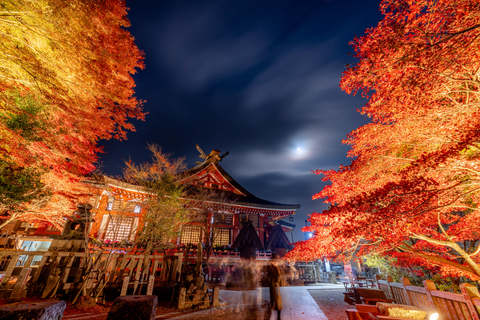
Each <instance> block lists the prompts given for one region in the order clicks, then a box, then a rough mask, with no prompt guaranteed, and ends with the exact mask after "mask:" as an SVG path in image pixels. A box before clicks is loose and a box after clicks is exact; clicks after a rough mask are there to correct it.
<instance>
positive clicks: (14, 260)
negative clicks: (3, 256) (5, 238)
mask: <svg viewBox="0 0 480 320" xmlns="http://www.w3.org/2000/svg"><path fill="white" fill-rule="evenodd" d="M17 261H18V254H13V255H12V256H11V260H10V262H9V263H8V266H7V268H6V269H5V275H4V276H3V279H2V283H0V284H1V285H5V284H7V282H8V280H10V276H11V275H12V272H13V269H15V266H16V265H17Z"/></svg>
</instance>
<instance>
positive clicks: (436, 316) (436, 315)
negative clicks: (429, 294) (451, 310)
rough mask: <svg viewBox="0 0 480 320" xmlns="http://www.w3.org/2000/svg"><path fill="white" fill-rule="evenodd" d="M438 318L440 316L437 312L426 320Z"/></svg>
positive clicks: (436, 319)
mask: <svg viewBox="0 0 480 320" xmlns="http://www.w3.org/2000/svg"><path fill="white" fill-rule="evenodd" d="M438 318H440V315H439V314H438V312H434V313H432V314H431V315H429V316H428V320H438Z"/></svg>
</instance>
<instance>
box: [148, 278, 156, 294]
mask: <svg viewBox="0 0 480 320" xmlns="http://www.w3.org/2000/svg"><path fill="white" fill-rule="evenodd" d="M154 284H155V276H154V275H153V274H151V275H150V276H149V277H148V286H147V296H151V295H152V294H153V285H154Z"/></svg>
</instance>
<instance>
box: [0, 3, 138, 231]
mask: <svg viewBox="0 0 480 320" xmlns="http://www.w3.org/2000/svg"><path fill="white" fill-rule="evenodd" d="M126 16H127V8H126V6H125V3H124V1H121V0H102V1H96V0H72V1H63V0H38V1H29V0H0V162H1V165H0V167H2V168H4V170H3V171H2V172H5V173H9V175H6V176H5V177H0V180H1V184H2V186H1V188H6V189H8V186H9V185H10V186H13V185H15V186H17V187H16V191H15V192H13V193H8V194H7V193H6V194H4V196H3V197H2V198H0V213H2V214H3V215H4V216H5V215H7V216H8V217H10V219H7V220H3V223H0V227H2V226H4V225H6V224H7V223H8V222H9V221H11V220H13V219H18V218H21V219H24V220H31V221H34V220H38V219H39V220H43V221H49V222H51V223H53V224H54V225H56V226H59V225H61V223H62V221H61V218H62V216H64V215H66V214H71V212H73V210H74V208H75V203H76V202H77V201H78V199H79V197H80V196H81V195H82V194H84V193H85V191H86V190H85V189H84V188H83V187H82V185H81V184H80V183H79V180H80V178H81V176H82V175H84V174H86V173H88V172H91V171H92V170H93V169H94V168H95V166H94V163H95V162H96V160H97V153H98V152H99V151H100V148H99V147H98V141H99V140H101V139H111V138H117V139H125V138H126V132H127V131H129V130H130V131H133V130H134V126H133V125H132V123H131V122H129V119H143V118H144V114H143V112H142V109H141V101H139V100H138V99H136V98H135V97H134V87H135V83H134V80H133V78H132V75H133V74H134V73H135V72H136V70H137V69H142V68H143V55H142V53H141V52H140V50H139V49H138V48H137V46H136V45H135V43H134V39H133V36H132V35H131V34H130V33H129V31H128V30H127V29H126V27H128V26H129V21H128V19H127V17H126ZM26 179H27V180H28V181H29V183H26V182H27V180H26ZM12 190H13V189H12ZM9 195H12V196H11V197H10V196H9Z"/></svg>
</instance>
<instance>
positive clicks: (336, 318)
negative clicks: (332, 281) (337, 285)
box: [308, 288, 351, 320]
mask: <svg viewBox="0 0 480 320" xmlns="http://www.w3.org/2000/svg"><path fill="white" fill-rule="evenodd" d="M343 291H344V290H343V289H330V288H328V289H308V292H309V293H310V295H311V296H312V297H313V299H314V300H315V302H316V303H317V304H318V307H319V308H320V309H321V310H322V311H323V313H324V314H325V316H326V317H327V318H328V320H345V319H346V318H347V316H346V314H345V310H346V309H348V308H351V306H350V305H348V304H347V303H345V302H344V301H343Z"/></svg>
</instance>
